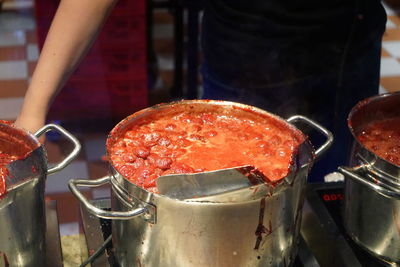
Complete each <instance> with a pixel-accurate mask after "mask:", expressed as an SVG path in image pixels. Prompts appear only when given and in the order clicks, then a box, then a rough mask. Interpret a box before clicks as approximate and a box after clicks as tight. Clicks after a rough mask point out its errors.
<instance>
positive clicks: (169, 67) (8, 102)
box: [0, 0, 400, 234]
mask: <svg viewBox="0 0 400 267" xmlns="http://www.w3.org/2000/svg"><path fill="white" fill-rule="evenodd" d="M33 8H34V6H33V0H8V1H6V2H5V3H4V5H3V10H2V11H0V119H7V120H13V119H15V118H16V115H17V112H18V111H19V109H20V107H21V104H22V100H23V96H24V93H25V90H26V88H27V85H28V83H29V80H30V76H31V74H32V71H33V69H34V67H35V64H36V61H37V59H38V55H39V51H38V46H37V39H36V32H35V29H36V24H35V20H34V10H33ZM386 10H387V13H388V23H387V31H386V33H385V36H384V40H383V49H382V67H381V87H380V92H381V93H383V92H393V91H400V7H399V8H398V9H397V8H393V7H390V6H388V5H386ZM154 22H155V24H154V25H155V26H154V39H156V40H157V42H155V50H156V52H157V54H158V67H159V71H160V78H159V80H158V81H157V83H156V87H158V88H162V87H164V88H169V87H170V86H171V84H172V71H173V58H172V54H171V51H172V25H171V23H172V18H171V16H170V15H168V13H167V12H165V11H161V12H156V13H155V16H154ZM67 130H68V129H67ZM73 134H76V136H77V137H78V138H79V139H80V140H81V142H82V151H81V153H80V155H79V157H78V159H76V160H75V161H74V162H72V163H71V164H70V165H69V166H68V167H67V168H65V169H64V170H62V171H61V172H59V173H57V174H54V175H52V176H50V177H49V178H48V180H47V187H46V192H47V197H49V198H52V199H56V200H57V203H58V206H59V210H62V211H63V212H62V213H61V214H60V222H61V223H62V226H64V227H62V229H61V231H62V234H67V233H70V232H74V231H78V226H77V224H76V221H77V220H78V219H77V218H78V208H77V201H76V200H75V198H74V197H73V196H72V195H71V193H70V192H69V190H68V187H67V183H68V181H69V179H71V178H86V179H90V178H91V179H93V178H99V177H102V176H104V175H106V174H107V172H108V168H107V164H106V163H105V162H104V161H102V159H101V157H102V156H103V155H104V154H105V151H104V150H105V140H106V134H107V132H106V131H104V132H100V133H91V134H81V133H73ZM46 149H47V152H48V157H49V161H50V163H51V164H53V163H56V162H58V161H60V160H61V159H62V158H63V156H65V155H66V154H67V153H68V145H66V144H64V141H63V140H60V139H57V136H55V137H53V138H48V140H46ZM87 194H88V195H91V196H92V197H95V198H99V197H106V196H109V190H108V189H107V188H100V189H94V190H91V191H87ZM63 229H64V230H63Z"/></svg>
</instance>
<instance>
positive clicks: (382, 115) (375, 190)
mask: <svg viewBox="0 0 400 267" xmlns="http://www.w3.org/2000/svg"><path fill="white" fill-rule="evenodd" d="M399 106H400V92H399V93H392V94H383V95H378V96H374V97H371V98H368V99H366V100H363V101H361V102H360V103H358V104H357V105H356V106H355V107H354V108H353V109H352V111H351V112H350V114H349V118H348V125H349V129H350V131H351V133H352V134H353V137H354V146H353V150H352V154H351V160H350V166H351V167H339V171H340V172H342V173H343V174H344V175H345V177H346V180H345V191H344V194H345V198H344V205H343V219H344V225H345V228H346V230H347V233H348V234H349V236H350V237H351V238H352V239H353V240H354V241H355V242H356V243H357V244H358V245H359V246H361V247H362V248H363V249H365V250H366V251H368V252H369V253H370V254H372V255H373V256H375V257H376V258H378V259H380V260H382V261H384V262H389V263H395V264H400V166H396V165H394V164H392V163H390V162H388V161H386V160H385V159H383V158H380V157H379V156H377V155H376V154H374V153H373V152H371V151H369V150H367V149H366V148H365V147H364V146H363V144H362V143H360V142H359V141H358V140H357V135H358V133H359V132H360V131H361V130H362V129H363V128H364V126H365V125H366V124H368V123H370V122H372V121H375V120H381V119H389V118H393V117H398V116H400V108H399Z"/></svg>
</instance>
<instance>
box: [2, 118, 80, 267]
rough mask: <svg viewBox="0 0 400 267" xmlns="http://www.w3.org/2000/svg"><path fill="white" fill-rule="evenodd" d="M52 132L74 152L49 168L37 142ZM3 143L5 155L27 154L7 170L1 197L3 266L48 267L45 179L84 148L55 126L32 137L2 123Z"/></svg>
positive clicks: (49, 125) (51, 125) (72, 137)
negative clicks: (60, 136) (4, 192)
mask: <svg viewBox="0 0 400 267" xmlns="http://www.w3.org/2000/svg"><path fill="white" fill-rule="evenodd" d="M50 130H55V131H57V132H59V133H61V134H62V135H63V136H65V137H66V138H67V139H68V140H70V141H71V142H72V143H73V144H74V149H73V150H72V152H71V153H70V154H69V155H68V156H67V157H66V158H65V159H63V160H62V161H61V162H60V163H58V164H56V165H55V166H54V167H51V168H48V166H47V155H46V151H45V149H44V147H43V146H42V145H41V144H40V142H39V141H38V139H37V138H38V137H40V136H41V135H42V134H44V133H45V132H47V131H50ZM0 142H1V148H2V150H3V152H7V150H8V151H13V152H15V151H16V150H21V151H22V152H25V151H26V152H28V153H27V154H23V155H25V157H23V158H21V159H19V160H16V161H14V162H12V163H10V164H8V165H7V166H6V168H7V169H8V173H9V174H8V175H7V177H6V189H7V192H6V194H5V195H3V196H2V197H0V237H1V240H2V241H1V242H0V266H1V265H2V264H1V263H2V262H5V263H7V264H9V265H6V266H13V267H37V266H46V262H45V259H46V251H45V234H46V232H45V231H46V219H45V218H46V214H45V203H44V191H45V181H46V176H47V175H48V174H53V173H55V172H57V171H60V170H61V169H63V168H64V167H66V166H67V165H68V164H69V163H70V162H71V161H72V160H73V159H74V158H75V157H76V156H77V155H78V153H79V151H80V148H81V146H80V144H79V142H78V140H77V139H76V138H75V137H74V136H72V135H71V134H69V133H68V132H67V131H66V130H64V129H63V128H62V127H60V126H58V125H54V124H48V125H46V126H44V127H43V128H41V129H40V130H39V131H38V132H36V133H35V134H34V135H32V134H30V133H28V132H26V131H24V130H22V129H20V128H17V127H15V126H13V125H9V124H3V123H0ZM29 151H30V152H29Z"/></svg>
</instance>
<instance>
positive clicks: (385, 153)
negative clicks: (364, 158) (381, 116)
mask: <svg viewBox="0 0 400 267" xmlns="http://www.w3.org/2000/svg"><path fill="white" fill-rule="evenodd" d="M357 139H358V141H359V142H360V143H361V144H363V145H364V146H365V147H366V148H367V149H368V150H369V151H371V152H373V153H375V154H376V155H378V156H379V157H381V158H383V159H385V160H387V161H389V162H391V163H393V164H395V165H397V166H400V117H396V118H391V119H385V120H379V121H373V122H371V123H369V124H367V125H366V126H365V127H364V128H363V129H362V131H361V133H360V134H359V135H358V136H357Z"/></svg>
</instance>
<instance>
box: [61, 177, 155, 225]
mask: <svg viewBox="0 0 400 267" xmlns="http://www.w3.org/2000/svg"><path fill="white" fill-rule="evenodd" d="M110 181H111V177H110V176H105V177H102V178H99V179H95V180H84V179H71V180H70V181H69V183H68V187H69V189H70V190H71V192H72V194H74V195H75V197H76V198H78V200H79V201H80V202H81V203H82V204H83V205H84V206H85V208H86V209H87V210H88V211H89V212H90V213H92V214H93V215H95V216H97V217H99V218H104V219H117V220H129V219H132V218H134V217H137V216H139V215H145V214H148V213H149V212H148V210H147V209H146V207H144V206H143V205H140V207H139V208H136V209H133V210H130V211H106V210H102V209H100V208H98V207H96V206H95V205H93V204H92V203H90V202H89V200H88V199H87V198H86V197H85V196H84V195H83V194H82V193H81V192H80V191H79V189H78V186H82V187H97V186H101V185H105V184H108V183H110Z"/></svg>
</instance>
